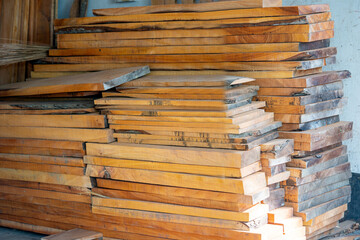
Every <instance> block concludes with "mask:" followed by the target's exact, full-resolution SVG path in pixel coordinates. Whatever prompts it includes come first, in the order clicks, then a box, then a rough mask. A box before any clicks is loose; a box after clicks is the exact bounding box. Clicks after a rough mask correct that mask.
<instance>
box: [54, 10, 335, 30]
mask: <svg viewBox="0 0 360 240" xmlns="http://www.w3.org/2000/svg"><path fill="white" fill-rule="evenodd" d="M330 20H331V13H330V12H324V13H317V14H310V15H303V16H282V17H281V16H280V17H258V18H256V17H249V18H233V19H220V20H208V21H204V20H200V21H161V22H129V23H101V24H84V25H75V26H73V25H69V26H65V25H64V26H55V28H54V29H55V31H56V32H58V33H66V32H68V31H72V32H76V33H81V32H89V31H90V32H104V31H133V30H165V29H204V28H206V29H209V28H210V29H211V28H222V27H246V26H254V25H259V26H273V25H277V24H279V25H280V24H287V25H294V24H313V23H319V22H326V21H330Z"/></svg>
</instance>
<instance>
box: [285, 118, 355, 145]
mask: <svg viewBox="0 0 360 240" xmlns="http://www.w3.org/2000/svg"><path fill="white" fill-rule="evenodd" d="M352 125H353V124H352V122H345V121H342V122H338V123H335V124H332V125H328V126H325V127H321V128H318V129H314V130H309V131H305V132H281V133H280V135H281V136H282V137H283V138H292V139H294V141H295V142H296V141H298V142H310V141H311V142H317V141H322V140H323V137H324V136H326V135H333V134H339V133H342V132H346V131H350V130H351V129H352Z"/></svg>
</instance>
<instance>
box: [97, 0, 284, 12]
mask: <svg viewBox="0 0 360 240" xmlns="http://www.w3.org/2000/svg"><path fill="white" fill-rule="evenodd" d="M281 6H282V3H281V1H278V0H256V1H249V0H241V1H232V2H229V3H228V4H222V3H219V2H211V3H202V4H196V5H195V4H174V5H163V6H145V7H125V8H106V9H94V10H93V14H94V15H96V16H121V15H133V14H150V13H164V12H208V11H219V10H230V9H241V8H258V7H281Z"/></svg>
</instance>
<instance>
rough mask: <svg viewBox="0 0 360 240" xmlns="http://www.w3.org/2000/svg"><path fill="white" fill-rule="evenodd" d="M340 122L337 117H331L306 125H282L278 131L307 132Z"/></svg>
mask: <svg viewBox="0 0 360 240" xmlns="http://www.w3.org/2000/svg"><path fill="white" fill-rule="evenodd" d="M337 122H340V117H339V116H332V117H328V118H323V119H319V120H315V121H310V122H306V123H284V124H283V125H282V126H281V127H280V128H279V131H286V132H287V131H294V130H296V131H307V130H312V129H316V128H320V127H324V126H326V125H331V124H334V123H337Z"/></svg>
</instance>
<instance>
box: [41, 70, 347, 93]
mask: <svg viewBox="0 0 360 240" xmlns="http://www.w3.org/2000/svg"><path fill="white" fill-rule="evenodd" d="M35 67H36V65H35ZM349 77H351V73H350V72H349V71H337V72H335V71H327V72H323V73H319V74H312V75H308V76H303V77H297V78H289V79H276V78H275V79H274V78H271V79H270V78H269V79H266V78H265V79H256V80H255V81H254V82H251V84H253V85H258V86H259V87H261V88H309V87H314V86H318V85H323V84H328V83H332V82H336V81H339V80H344V79H346V78H349ZM130 83H131V82H130Z"/></svg>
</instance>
